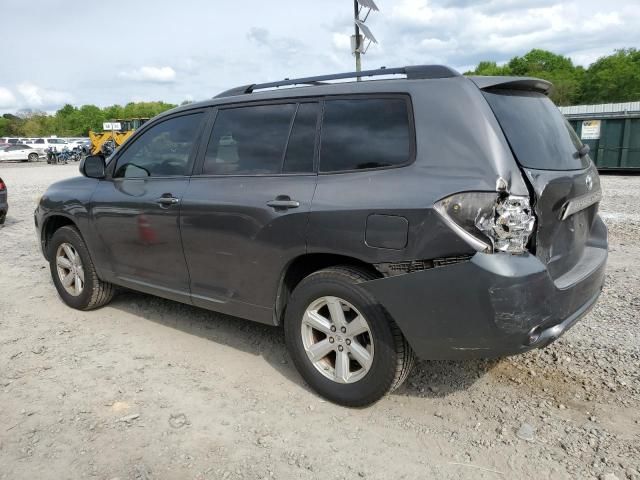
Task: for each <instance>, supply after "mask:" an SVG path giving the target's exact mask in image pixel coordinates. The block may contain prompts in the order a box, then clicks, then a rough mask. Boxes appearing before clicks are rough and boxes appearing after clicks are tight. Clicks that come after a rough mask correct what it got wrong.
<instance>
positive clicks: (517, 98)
mask: <svg viewBox="0 0 640 480" xmlns="http://www.w3.org/2000/svg"><path fill="white" fill-rule="evenodd" d="M483 93H484V96H485V98H486V99H487V101H488V102H489V105H490V106H491V108H492V110H493V113H494V114H495V116H496V118H497V119H498V122H499V123H500V126H501V127H502V131H503V132H504V134H505V136H506V137H507V140H508V141H509V144H510V145H511V149H512V150H513V153H514V155H515V156H516V158H517V160H518V163H520V165H522V166H523V167H526V168H533V169H539V170H579V169H582V168H585V167H587V166H588V165H589V158H588V157H587V156H584V157H582V158H580V156H579V155H577V153H576V152H577V151H578V150H579V149H580V148H581V147H582V142H580V139H579V138H578V136H577V135H576V133H575V132H574V131H573V128H571V125H569V122H567V120H566V119H565V118H564V116H563V115H562V113H560V110H558V108H557V107H556V106H555V105H554V104H553V102H552V101H551V100H549V98H547V96H546V95H543V94H542V93H538V92H527V91H518V90H494V91H485V92H483Z"/></svg>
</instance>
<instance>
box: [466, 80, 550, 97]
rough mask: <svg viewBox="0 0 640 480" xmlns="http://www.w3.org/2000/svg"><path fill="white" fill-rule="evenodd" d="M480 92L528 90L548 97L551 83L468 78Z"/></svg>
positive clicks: (544, 81)
mask: <svg viewBox="0 0 640 480" xmlns="http://www.w3.org/2000/svg"><path fill="white" fill-rule="evenodd" d="M468 78H469V80H471V81H472V82H473V83H475V84H476V85H477V86H478V88H479V89H480V90H490V89H508V90H529V91H534V92H540V93H544V94H545V95H549V92H550V90H551V87H552V86H553V85H552V84H551V82H547V81H546V80H542V79H540V78H534V77H480V76H477V77H476V76H471V77H468Z"/></svg>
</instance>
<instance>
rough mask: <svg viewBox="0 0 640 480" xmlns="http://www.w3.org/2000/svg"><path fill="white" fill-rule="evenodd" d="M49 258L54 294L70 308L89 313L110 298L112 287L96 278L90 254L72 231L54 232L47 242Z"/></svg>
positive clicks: (78, 236) (68, 228)
mask: <svg viewBox="0 0 640 480" xmlns="http://www.w3.org/2000/svg"><path fill="white" fill-rule="evenodd" d="M48 256H49V266H50V270H51V278H52V279H53V283H54V285H55V286H56V290H58V294H59V295H60V297H61V298H62V300H64V302H65V303H66V304H67V305H69V306H70V307H73V308H77V309H78V310H92V309H94V308H98V307H101V306H103V305H105V304H107V303H108V302H109V301H110V300H111V299H112V298H113V294H114V286H113V285H112V284H110V283H107V282H103V281H102V280H100V279H99V278H98V275H97V273H96V270H95V267H94V266H93V262H92V261H91V257H90V256H89V250H88V249H87V246H86V245H85V243H84V240H83V239H82V236H81V235H80V232H78V230H77V229H76V228H75V227H72V226H65V227H61V228H60V229H58V230H56V232H55V233H54V234H53V237H52V238H51V240H50V242H49V251H48Z"/></svg>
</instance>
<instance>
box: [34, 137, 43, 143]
mask: <svg viewBox="0 0 640 480" xmlns="http://www.w3.org/2000/svg"><path fill="white" fill-rule="evenodd" d="M35 143H44V140H43V139H42V138H39V139H37V140H36V141H35Z"/></svg>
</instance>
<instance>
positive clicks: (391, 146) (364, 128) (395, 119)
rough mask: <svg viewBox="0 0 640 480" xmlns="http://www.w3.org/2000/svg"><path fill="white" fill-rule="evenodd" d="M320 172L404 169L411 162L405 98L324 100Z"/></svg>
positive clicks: (407, 111)
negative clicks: (386, 168) (402, 167)
mask: <svg viewBox="0 0 640 480" xmlns="http://www.w3.org/2000/svg"><path fill="white" fill-rule="evenodd" d="M321 137H322V139H321V147H320V170H321V171H322V172H339V171H349V170H361V169H367V168H384V167H392V166H397V165H403V164H406V163H408V162H409V161H410V160H411V158H410V157H411V130H410V122H409V110H408V106H407V100H405V99H404V98H363V99H339V100H327V101H325V106H324V118H323V120H322V134H321Z"/></svg>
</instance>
